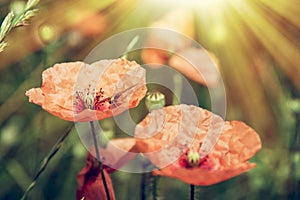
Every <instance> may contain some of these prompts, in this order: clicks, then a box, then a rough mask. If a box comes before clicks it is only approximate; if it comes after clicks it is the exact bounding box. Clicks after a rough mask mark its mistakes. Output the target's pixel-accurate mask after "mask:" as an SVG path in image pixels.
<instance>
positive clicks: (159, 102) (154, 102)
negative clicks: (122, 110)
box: [145, 91, 166, 111]
mask: <svg viewBox="0 0 300 200" xmlns="http://www.w3.org/2000/svg"><path fill="white" fill-rule="evenodd" d="M145 103H146V107H147V109H148V110H149V111H151V110H155V109H159V108H162V107H164V106H165V105H166V101H165V95H164V94H163V93H161V92H159V91H151V92H148V93H147V96H146V102H145Z"/></svg>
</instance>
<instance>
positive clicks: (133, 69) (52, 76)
mask: <svg viewBox="0 0 300 200" xmlns="http://www.w3.org/2000/svg"><path fill="white" fill-rule="evenodd" d="M100 88H102V89H103V91H104V94H103V95H104V96H105V97H107V98H110V97H112V96H114V95H116V94H118V93H120V92H122V91H126V89H128V88H131V89H130V90H129V92H128V91H127V93H128V94H126V95H124V96H123V97H122V101H120V105H117V106H115V107H114V108H112V109H106V110H91V109H86V108H85V107H84V106H83V105H79V106H81V109H82V110H79V111H80V112H79V111H78V108H77V107H78V105H77V106H75V107H74V103H77V102H76V101H77V99H76V92H78V91H79V92H86V90H87V89H91V90H95V91H99V90H100ZM145 93H146V86H145V70H144V69H143V68H141V67H140V65H138V64H137V63H136V62H134V61H127V60H125V59H115V60H101V61H98V62H95V63H93V64H91V65H88V64H85V63H83V62H70V63H62V64H56V65H54V66H53V67H52V68H48V69H47V70H45V71H44V72H43V85H42V87H41V88H33V89H31V90H29V91H27V92H26V96H28V97H29V101H30V102H32V103H35V104H38V105H40V106H42V108H43V109H45V110H46V111H48V112H49V113H51V114H53V115H55V116H58V117H60V118H62V119H65V120H69V121H92V120H100V119H103V118H106V117H110V116H113V115H118V114H120V113H122V112H123V111H125V110H126V109H129V108H132V107H135V106H137V105H138V103H139V101H140V100H141V99H142V98H143V97H144V96H145ZM103 98H104V97H103ZM76 109H77V110H76Z"/></svg>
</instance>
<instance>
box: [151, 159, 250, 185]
mask: <svg viewBox="0 0 300 200" xmlns="http://www.w3.org/2000/svg"><path fill="white" fill-rule="evenodd" d="M254 167H255V164H254V163H242V164H239V165H237V166H232V168H227V169H224V170H214V171H210V170H206V169H201V168H192V169H186V168H179V167H173V166H168V167H165V168H162V169H160V170H155V171H153V174H154V175H160V176H168V177H173V178H177V179H180V180H182V181H184V182H186V183H188V184H193V185H199V186H208V185H212V184H216V183H219V182H222V181H225V180H227V179H230V178H232V177H234V176H237V175H239V174H241V173H244V172H246V171H248V170H250V169H252V168H254Z"/></svg>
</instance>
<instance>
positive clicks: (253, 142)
mask: <svg viewBox="0 0 300 200" xmlns="http://www.w3.org/2000/svg"><path fill="white" fill-rule="evenodd" d="M220 131H221V132H220ZM219 133H220V134H219ZM135 135H136V137H137V146H138V148H139V150H140V151H141V152H142V153H144V155H145V156H146V157H148V158H149V159H150V160H151V161H152V163H153V164H155V165H157V166H158V167H159V168H160V169H159V170H155V171H154V172H153V173H154V174H155V175H162V176H169V177H174V178H178V179H180V180H182V181H184V182H187V183H189V184H194V185H212V184H215V183H218V182H221V181H224V180H226V179H229V178H232V177H234V176H237V175H239V174H241V173H243V172H245V171H248V170H250V169H252V168H254V167H255V164H254V163H249V162H248V160H249V159H250V158H251V157H252V156H253V155H254V154H255V153H256V152H257V151H258V150H259V149H260V148H261V141H260V138H259V136H258V134H257V133H256V132H255V131H254V130H253V129H251V128H250V127H249V126H247V125H245V124H244V123H243V122H239V121H232V122H227V121H226V122H224V121H223V120H222V119H221V118H220V117H219V116H217V115H215V114H213V113H211V112H209V111H207V110H204V109H202V108H199V107H195V106H187V105H179V106H169V107H165V108H163V109H161V110H154V111H152V112H151V113H150V114H149V115H148V116H147V117H146V118H145V119H144V120H143V121H142V122H141V123H140V124H139V125H138V126H137V127H136V131H135ZM213 141H216V144H215V145H214V146H213V143H214V142H213ZM202 147H204V149H203V148H202ZM210 148H212V150H211V151H208V150H210ZM207 153H208V154H207Z"/></svg>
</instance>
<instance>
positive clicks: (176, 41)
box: [141, 9, 194, 67]
mask: <svg viewBox="0 0 300 200" xmlns="http://www.w3.org/2000/svg"><path fill="white" fill-rule="evenodd" d="M150 27H151V28H155V29H153V31H151V33H150V35H149V38H148V39H147V42H146V44H145V46H146V47H147V48H145V49H143V51H142V54H141V57H142V59H143V61H144V62H145V63H152V64H155V63H156V64H165V63H167V60H168V58H169V53H168V52H167V51H165V50H169V51H172V52H174V51H177V50H180V49H183V48H185V47H187V46H189V45H190V44H191V41H190V40H188V39H187V38H184V36H186V37H191V38H192V37H193V36H194V29H193V14H192V13H191V12H190V11H189V10H186V9H176V10H173V11H172V12H169V13H167V14H166V15H165V16H163V17H162V18H161V19H160V20H158V21H156V22H154V23H153V24H152V25H150ZM166 29H167V30H169V31H167V30H166ZM170 31H175V32H177V33H180V34H182V35H184V36H182V35H180V34H175V33H174V34H170ZM151 47H155V48H151ZM160 49H161V50H160ZM154 67H155V65H154Z"/></svg>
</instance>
